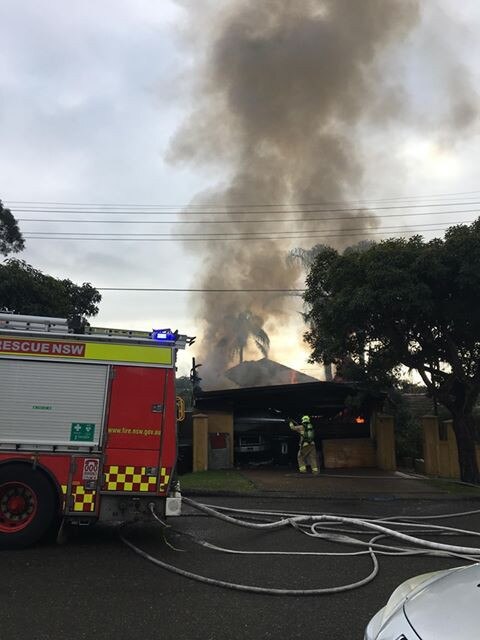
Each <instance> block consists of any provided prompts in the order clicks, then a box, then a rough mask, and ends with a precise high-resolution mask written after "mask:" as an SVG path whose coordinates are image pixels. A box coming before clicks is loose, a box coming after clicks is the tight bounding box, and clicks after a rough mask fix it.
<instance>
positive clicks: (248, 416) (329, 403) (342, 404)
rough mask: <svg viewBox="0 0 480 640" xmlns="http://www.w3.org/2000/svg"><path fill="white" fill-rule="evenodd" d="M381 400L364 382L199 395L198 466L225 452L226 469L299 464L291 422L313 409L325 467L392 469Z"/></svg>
mask: <svg viewBox="0 0 480 640" xmlns="http://www.w3.org/2000/svg"><path fill="white" fill-rule="evenodd" d="M383 401H384V396H383V395H382V394H372V393H371V392H368V391H366V390H365V389H364V388H362V386H361V385H356V384H349V383H337V382H320V381H319V382H309V383H303V384H287V385H274V386H266V387H250V388H242V389H225V390H217V391H207V392H201V393H199V394H198V395H197V396H196V402H195V415H194V419H193V468H194V470H205V469H208V468H209V463H210V467H212V465H213V464H217V462H218V460H220V459H222V455H221V454H223V466H228V465H230V466H231V465H233V464H235V465H236V466H243V465H246V466H255V465H261V464H265V465H275V466H289V465H294V464H295V458H296V451H297V446H298V436H297V435H296V434H294V433H292V432H291V431H290V429H289V428H288V421H289V420H290V419H291V420H293V421H295V422H299V421H300V419H301V416H302V415H304V414H308V415H309V416H310V417H311V419H312V423H313V425H314V427H315V432H316V443H317V449H318V450H319V452H320V453H321V456H322V464H323V466H324V467H325V468H326V469H335V468H375V467H376V468H380V469H383V470H394V469H395V468H396V464H395V447H394V434H393V418H392V417H391V416H385V415H383V414H381V408H382V405H383ZM219 447H220V448H224V450H223V452H218V451H216V449H217V448H219ZM215 456H216V461H214V458H215Z"/></svg>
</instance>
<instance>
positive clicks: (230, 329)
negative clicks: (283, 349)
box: [219, 310, 270, 362]
mask: <svg viewBox="0 0 480 640" xmlns="http://www.w3.org/2000/svg"><path fill="white" fill-rule="evenodd" d="M224 325H225V337H224V338H222V340H221V341H220V343H219V346H220V347H221V348H226V349H227V350H228V352H229V354H231V355H232V356H234V355H236V354H238V357H239V361H240V362H243V351H244V349H245V347H246V346H247V343H248V340H249V339H250V338H253V339H254V341H255V344H256V346H257V348H258V349H259V350H260V351H261V353H262V354H263V355H264V356H265V357H266V356H267V355H268V350H269V348H270V338H269V337H268V335H267V333H266V331H264V329H263V320H262V318H260V316H257V315H255V314H254V313H252V312H251V311H249V310H247V311H241V312H240V313H238V314H237V315H235V316H233V315H232V316H227V317H226V318H225V323H224Z"/></svg>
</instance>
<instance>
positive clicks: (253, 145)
mask: <svg viewBox="0 0 480 640" xmlns="http://www.w3.org/2000/svg"><path fill="white" fill-rule="evenodd" d="M196 4H197V3H195V5H196ZM219 5H221V8H219ZM188 6H189V8H191V7H190V3H188ZM199 7H201V9H206V8H208V5H205V4H204V3H199ZM214 7H215V10H206V11H204V12H202V11H201V10H199V9H192V11H194V12H195V13H194V15H193V16H192V24H194V25H195V30H196V32H197V34H198V33H201V32H202V31H203V33H204V35H205V38H204V40H208V49H207V51H206V55H205V58H203V59H202V61H201V62H199V64H198V65H197V68H196V70H195V73H196V74H197V76H196V77H197V79H198V80H197V92H196V104H197V106H196V108H195V109H194V111H193V112H192V114H191V115H190V117H189V119H188V120H187V121H186V122H185V124H184V126H183V127H182V128H181V130H180V131H179V132H178V133H177V135H176V137H175V139H174V141H173V143H172V147H171V150H170V159H172V160H180V161H188V162H194V163H197V164H201V165H205V164H209V165H211V166H213V167H218V168H219V170H218V175H219V176H221V175H222V169H221V167H223V168H224V167H225V166H227V167H229V168H230V173H229V174H228V176H227V177H224V178H223V181H222V180H221V179H218V180H214V181H215V182H217V183H222V184H221V186H219V187H218V188H217V189H215V190H214V191H212V192H211V193H208V194H205V193H204V194H201V195H200V196H199V197H198V198H197V199H196V200H195V207H199V205H203V206H202V207H200V208H201V209H202V211H208V210H211V209H212V208H213V207H214V206H216V207H217V208H216V209H214V210H216V211H228V212H229V213H228V214H226V215H212V216H205V215H204V216H203V217H202V218H200V217H196V216H192V215H191V213H189V214H188V217H187V219H189V220H197V221H199V220H200V219H201V222H198V224H196V225H194V226H193V225H192V227H193V228H192V229H191V231H193V230H194V231H196V232H204V233H205V232H216V233H218V232H220V231H225V232H228V233H238V234H249V233H252V232H256V233H258V232H260V231H262V232H263V231H265V235H266V236H269V235H273V233H272V232H278V231H282V230H290V231H291V230H296V231H305V233H304V234H303V235H304V236H308V235H309V232H310V231H311V230H313V229H315V230H316V231H317V232H321V231H322V230H326V231H327V232H330V230H332V229H335V233H339V234H341V233H342V230H343V231H345V230H348V229H349V228H352V227H354V228H355V229H359V228H362V229H365V230H366V231H368V228H369V227H372V226H376V224H375V221H373V222H372V220H371V219H370V220H367V221H366V220H355V217H356V215H357V214H356V213H351V214H349V213H338V214H332V213H323V214H322V213H311V212H309V210H311V209H315V208H317V209H318V207H304V206H303V207H302V206H296V205H297V204H299V205H302V204H305V203H308V204H310V203H315V204H317V205H320V206H321V205H322V203H323V208H325V204H328V205H330V203H341V202H342V200H343V201H344V200H346V199H352V198H355V197H357V196H358V194H360V193H361V184H362V165H363V160H364V159H363V157H362V156H361V154H360V153H359V151H358V148H357V129H358V128H359V127H360V126H361V125H362V123H364V122H365V121H369V122H370V123H372V122H373V121H374V122H375V123H376V124H377V125H378V126H381V125H382V123H388V122H389V121H391V120H392V119H393V120H394V119H396V118H401V117H402V114H403V113H404V111H405V109H407V107H406V98H405V95H404V92H403V91H402V90H401V89H399V88H398V87H397V86H396V85H395V81H394V78H392V77H390V74H389V73H388V69H387V62H385V63H384V60H385V59H386V60H387V61H388V55H389V51H390V50H391V48H392V47H398V46H399V45H401V43H402V41H403V39H404V38H405V37H406V36H407V35H408V33H409V32H410V31H411V30H412V28H413V27H414V26H415V25H416V24H417V21H418V19H419V7H418V2H417V1H416V0H361V1H360V0H261V1H259V0H238V2H221V3H219V2H215V3H214ZM200 42H203V40H202V39H200ZM203 53H205V50H203ZM199 55H200V54H199ZM382 65H384V66H382ZM223 175H225V170H224V169H223ZM212 182H213V181H212ZM258 205H275V206H269V207H266V208H262V207H259V206H258ZM277 205H278V206H277ZM282 205H283V206H282ZM285 205H287V211H288V212H289V213H279V210H282V209H283V208H284V207H285ZM209 206H210V208H209ZM192 210H194V209H192ZM292 210H294V211H295V213H293V214H292V213H291V211H292ZM245 212H250V213H248V215H246V213H245ZM322 215H323V216H325V217H328V218H331V217H332V216H335V215H337V216H338V218H339V219H338V220H335V221H332V220H329V221H323V222H322V221H321V222H308V220H309V219H311V218H319V217H321V216H322ZM346 216H350V219H345V217H346ZM293 217H296V218H298V222H296V223H292V222H289V223H286V222H281V221H278V222H276V223H261V222H259V220H265V219H272V218H276V219H281V218H285V219H287V218H288V219H291V218H293ZM340 218H342V219H340ZM220 219H221V220H230V221H236V222H233V223H229V224H225V225H208V220H220ZM239 220H244V221H245V220H246V221H248V222H247V223H245V222H238V221H239ZM352 222H353V223H354V224H352ZM356 240H357V239H355V238H354V239H353V240H352V239H350V240H349V239H348V238H344V239H343V241H342V240H340V239H339V240H337V241H335V239H332V240H330V241H325V242H329V243H330V244H332V243H335V244H336V245H337V246H346V245H347V244H352V242H355V241H356ZM318 242H322V240H318V239H317V240H315V239H312V240H310V241H309V240H308V239H305V240H301V239H299V240H298V239H297V240H285V239H283V240H282V239H278V238H275V239H263V240H262V241H259V240H252V239H243V240H225V241H210V242H207V241H206V242H200V243H191V244H189V245H188V248H189V250H195V251H198V252H199V254H200V255H201V257H202V268H201V270H200V272H199V273H198V277H197V278H196V280H195V286H196V287H198V288H206V289H256V288H259V289H285V288H294V287H295V286H296V282H297V279H298V276H299V273H298V271H296V270H295V269H293V268H292V266H288V265H287V262H286V260H285V256H286V253H287V251H288V250H289V249H291V248H292V247H294V246H297V245H298V244H301V245H302V246H312V245H313V244H315V243H318ZM192 246H193V249H192ZM286 301H288V297H285V296H282V295H280V294H266V293H261V292H259V293H255V292H251V293H218V294H213V293H207V294H198V297H197V298H196V300H195V305H196V310H197V312H198V313H199V315H200V318H201V319H202V320H203V321H204V322H205V325H206V330H205V332H204V341H203V353H201V354H199V358H198V359H199V361H202V362H203V363H204V365H208V367H207V366H204V367H203V369H202V374H203V377H204V379H205V378H208V379H207V380H205V382H207V385H206V386H209V385H210V386H215V384H216V383H215V378H216V377H218V376H220V375H221V374H223V372H224V371H225V369H226V368H227V367H228V365H229V364H231V362H232V353H233V350H234V348H235V336H234V335H232V333H231V326H232V318H235V316H237V315H238V314H239V313H241V312H245V311H247V310H248V311H249V312H251V313H252V314H254V315H255V316H258V317H260V318H261V319H263V326H264V328H266V329H267V330H268V331H272V330H273V332H275V328H276V326H278V325H279V324H281V323H282V318H283V317H284V316H283V314H284V313H285V305H286ZM218 344H220V345H221V347H219V348H214V346H215V345H218ZM229 345H230V347H231V348H230V347H229ZM207 372H208V375H206V374H207Z"/></svg>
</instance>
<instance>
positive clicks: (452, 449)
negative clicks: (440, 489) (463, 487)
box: [445, 420, 460, 479]
mask: <svg viewBox="0 0 480 640" xmlns="http://www.w3.org/2000/svg"><path fill="white" fill-rule="evenodd" d="M445 425H446V427H447V442H448V477H449V478H457V479H460V464H459V462H458V447H457V439H456V437H455V432H454V430H453V420H445Z"/></svg>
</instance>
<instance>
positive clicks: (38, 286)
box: [0, 258, 102, 332]
mask: <svg viewBox="0 0 480 640" xmlns="http://www.w3.org/2000/svg"><path fill="white" fill-rule="evenodd" d="M101 299H102V297H101V295H100V293H99V292H98V291H97V290H96V289H95V288H94V287H93V286H92V285H91V284H89V283H83V284H82V285H76V284H75V283H73V282H72V281H71V280H68V279H64V280H62V279H57V278H54V277H53V276H49V275H46V274H44V273H42V272H41V271H38V270H37V269H34V267H32V266H31V265H29V264H27V263H26V262H24V261H23V260H17V259H14V258H10V259H9V260H6V261H5V262H4V263H3V264H0V309H1V310H4V311H11V312H12V313H21V314H26V315H40V316H41V315H43V316H55V317H62V318H68V320H69V325H70V328H72V329H73V330H74V331H76V332H81V331H82V330H83V328H84V326H85V324H86V320H85V318H86V317H90V316H95V315H96V314H97V313H98V303H99V302H100V300H101Z"/></svg>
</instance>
